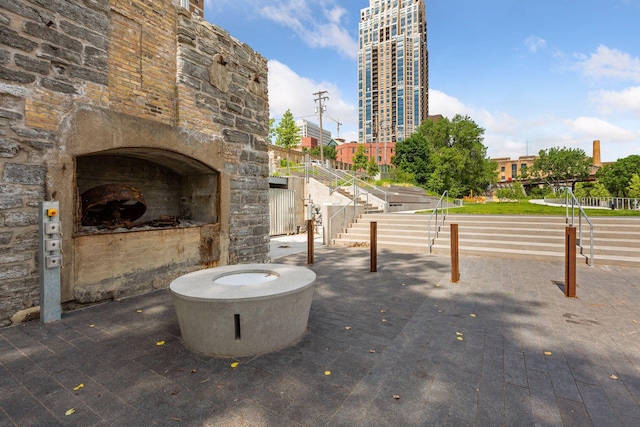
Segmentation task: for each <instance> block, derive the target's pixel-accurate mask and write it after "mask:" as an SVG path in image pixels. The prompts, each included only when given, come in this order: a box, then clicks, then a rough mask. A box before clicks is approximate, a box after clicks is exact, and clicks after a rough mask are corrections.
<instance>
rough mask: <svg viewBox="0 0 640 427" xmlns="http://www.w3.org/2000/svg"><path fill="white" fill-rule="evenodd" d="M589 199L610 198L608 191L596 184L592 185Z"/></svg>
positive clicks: (600, 184) (598, 183)
mask: <svg viewBox="0 0 640 427" xmlns="http://www.w3.org/2000/svg"><path fill="white" fill-rule="evenodd" d="M589 196H590V197H611V194H610V193H609V191H607V189H606V187H605V186H604V185H602V183H600V182H596V183H595V184H593V188H592V189H591V191H590V192H589Z"/></svg>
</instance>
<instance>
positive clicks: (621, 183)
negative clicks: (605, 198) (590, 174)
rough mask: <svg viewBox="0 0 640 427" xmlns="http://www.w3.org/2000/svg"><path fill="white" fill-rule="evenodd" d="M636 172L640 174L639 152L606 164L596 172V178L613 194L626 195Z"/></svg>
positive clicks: (617, 195)
mask: <svg viewBox="0 0 640 427" xmlns="http://www.w3.org/2000/svg"><path fill="white" fill-rule="evenodd" d="M634 174H635V175H640V155H637V154H633V155H631V156H628V157H625V158H623V159H620V160H618V161H617V162H615V163H610V164H608V165H604V166H603V167H601V168H600V169H599V170H598V172H596V178H598V182H601V183H602V184H603V185H604V186H605V187H606V188H607V190H609V193H611V194H612V195H613V196H616V197H626V196H628V193H627V188H628V186H629V182H630V181H631V177H633V175H634Z"/></svg>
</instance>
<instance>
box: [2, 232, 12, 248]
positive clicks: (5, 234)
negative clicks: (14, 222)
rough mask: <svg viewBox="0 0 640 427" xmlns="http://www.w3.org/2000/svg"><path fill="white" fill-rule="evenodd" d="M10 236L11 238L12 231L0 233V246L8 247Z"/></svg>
mask: <svg viewBox="0 0 640 427" xmlns="http://www.w3.org/2000/svg"><path fill="white" fill-rule="evenodd" d="M12 236H13V231H3V232H0V245H8V244H9V243H11V237H12Z"/></svg>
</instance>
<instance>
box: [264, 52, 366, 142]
mask: <svg viewBox="0 0 640 427" xmlns="http://www.w3.org/2000/svg"><path fill="white" fill-rule="evenodd" d="M268 66H269V115H270V116H271V117H273V118H275V119H276V120H279V119H280V118H281V117H282V115H283V114H284V112H285V111H286V110H287V109H289V110H291V113H292V114H293V116H294V117H296V118H302V117H304V118H306V119H307V120H309V121H311V122H313V123H318V122H319V117H318V115H317V114H315V113H314V109H315V102H314V98H315V97H314V95H313V94H314V93H316V92H318V91H323V90H326V91H327V92H328V96H329V99H328V100H327V102H326V104H325V105H326V106H327V111H326V113H325V114H324V115H323V128H325V129H328V130H329V131H331V133H332V135H333V136H334V137H336V136H337V123H336V120H338V121H339V122H340V123H341V127H340V137H341V138H345V139H346V140H348V141H351V140H357V139H358V133H357V129H358V111H357V109H356V107H355V106H354V105H351V104H350V103H349V102H348V101H346V100H345V98H344V97H343V94H342V93H341V92H340V90H339V89H338V86H337V85H336V84H334V83H331V82H317V81H314V80H312V79H309V78H307V77H303V76H299V75H298V74H296V73H295V72H294V71H293V70H292V69H291V68H289V67H288V66H287V65H285V64H283V63H281V62H279V61H276V60H270V61H269V64H268Z"/></svg>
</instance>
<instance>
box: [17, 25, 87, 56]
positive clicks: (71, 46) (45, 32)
mask: <svg viewBox="0 0 640 427" xmlns="http://www.w3.org/2000/svg"><path fill="white" fill-rule="evenodd" d="M24 31H25V32H26V33H27V34H30V35H32V36H35V37H39V38H41V39H43V40H46V41H48V42H51V43H53V44H54V45H57V46H60V47H63V48H65V49H68V50H70V51H72V52H78V53H81V52H82V43H80V42H79V41H77V40H75V39H72V38H71V37H69V36H66V35H64V34H62V33H59V32H58V31H57V30H56V29H55V28H53V27H51V28H50V27H47V26H46V25H44V24H37V23H35V22H31V21H27V22H25V23H24Z"/></svg>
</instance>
